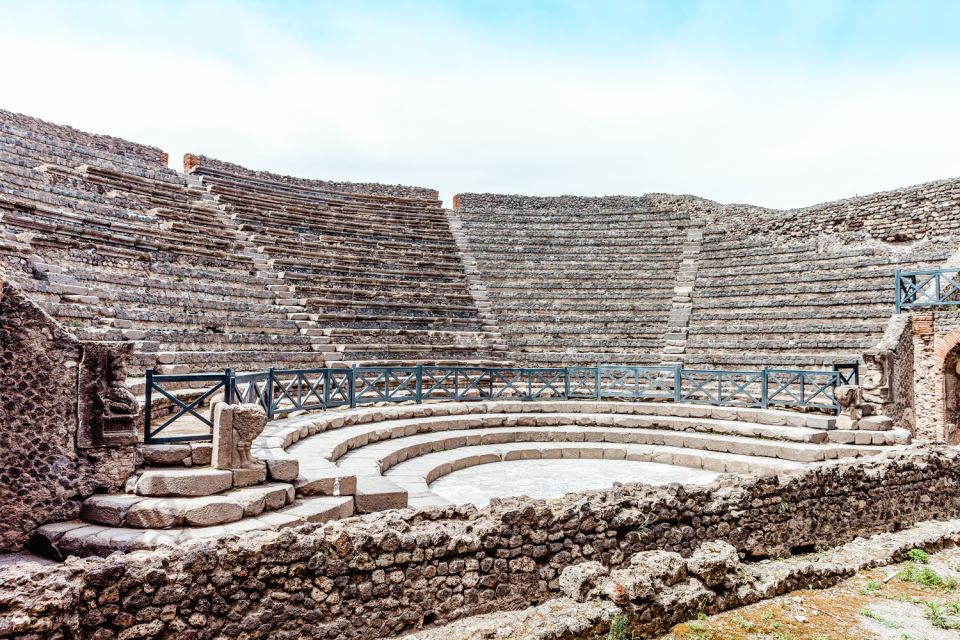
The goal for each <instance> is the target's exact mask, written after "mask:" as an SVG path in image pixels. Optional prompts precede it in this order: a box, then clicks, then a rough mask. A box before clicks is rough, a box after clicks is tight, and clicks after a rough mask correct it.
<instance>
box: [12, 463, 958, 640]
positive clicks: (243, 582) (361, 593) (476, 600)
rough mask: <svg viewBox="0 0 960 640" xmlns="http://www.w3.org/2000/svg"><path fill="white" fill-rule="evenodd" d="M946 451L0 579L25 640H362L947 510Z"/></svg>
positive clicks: (444, 512)
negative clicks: (594, 571)
mask: <svg viewBox="0 0 960 640" xmlns="http://www.w3.org/2000/svg"><path fill="white" fill-rule="evenodd" d="M958 462H960V452H958V451H956V450H954V449H951V448H948V447H943V446H927V447H923V448H919V449H915V450H911V451H907V452H901V453H899V454H896V455H893V456H892V457H890V458H874V459H867V460H857V461H852V462H832V463H827V464H825V465H822V466H819V467H814V468H811V469H809V470H807V471H805V472H804V473H803V474H801V475H798V476H795V477H787V478H781V479H778V478H776V477H764V478H739V477H733V476H724V477H723V478H721V479H720V480H719V481H717V482H715V483H713V484H712V485H709V486H705V487H699V486H688V487H683V486H681V485H667V486H662V487H645V486H642V485H630V486H621V487H614V488H612V489H610V490H606V491H593V492H586V493H583V494H579V495H571V496H567V497H565V498H560V499H557V500H549V501H545V500H531V499H527V498H517V499H510V500H503V501H495V502H494V503H493V504H492V505H491V506H490V507H488V508H486V509H484V510H482V511H477V510H476V509H474V508H473V507H459V508H458V507H450V508H447V509H438V510H432V511H424V512H412V511H407V510H404V511H392V512H384V513H380V514H375V515H371V516H363V517H359V518H350V519H347V520H341V521H338V522H333V523H329V524H327V525H323V526H318V525H311V526H307V527H304V528H301V529H297V530H287V531H284V532H281V533H279V534H265V535H262V536H256V537H245V538H240V539H221V540H217V541H209V542H198V543H195V544H194V545H193V546H186V547H181V548H177V549H171V548H162V549H159V550H157V551H153V552H149V553H147V552H138V553H133V554H127V555H124V556H114V557H112V558H107V559H85V560H78V561H70V562H67V563H66V564H65V565H63V566H59V567H48V568H44V569H41V570H39V571H38V570H36V569H34V570H33V571H31V572H30V573H29V575H27V574H22V575H18V574H17V573H16V572H15V570H8V572H7V575H4V576H3V578H4V579H3V580H0V621H6V622H5V624H6V628H7V630H8V631H13V632H16V633H19V634H22V635H21V637H27V634H29V633H30V632H32V631H38V630H42V631H43V632H44V633H54V632H56V631H60V632H62V633H64V634H65V635H71V636H80V637H89V638H113V637H128V638H135V637H146V636H151V637H177V638H183V639H191V638H214V637H238V638H241V637H242V638H300V637H317V638H321V637H322V638H376V637H387V636H391V635H396V634H398V633H401V632H404V631H408V630H411V629H416V628H419V627H422V626H425V625H431V624H440V623H444V622H448V621H451V620H454V619H457V618H461V617H463V616H467V615H473V614H479V613H486V612H490V611H495V610H506V609H521V608H524V607H527V606H529V605H531V604H536V603H540V602H544V601H546V600H547V599H549V598H553V597H556V596H558V595H560V593H561V588H560V580H559V578H560V574H561V572H562V571H563V569H565V568H566V567H569V566H572V565H577V564H580V563H582V562H586V561H591V560H592V561H597V562H600V563H602V564H603V565H604V566H607V567H611V568H616V567H620V566H623V565H625V563H626V562H627V561H628V560H629V559H630V558H631V557H632V556H633V554H635V553H637V552H640V551H648V550H657V549H659V550H665V551H673V552H679V553H680V554H682V555H684V556H689V555H690V554H691V553H692V552H693V551H694V550H696V549H697V548H699V547H700V546H701V545H703V544H704V543H705V542H707V541H714V540H716V541H725V542H728V543H729V544H731V545H732V546H733V547H734V548H735V549H736V550H737V551H738V553H739V555H740V557H741V558H742V559H745V560H758V559H761V558H765V557H784V556H787V555H788V554H791V553H803V552H808V551H814V550H816V549H818V548H821V547H829V546H835V545H838V544H843V543H845V542H848V541H850V540H853V539H855V538H857V537H862V536H867V535H871V534H874V533H879V532H885V531H896V530H900V529H904V528H909V527H910V526H912V525H913V523H915V522H917V521H920V520H925V519H949V518H956V517H958V516H960V464H958Z"/></svg>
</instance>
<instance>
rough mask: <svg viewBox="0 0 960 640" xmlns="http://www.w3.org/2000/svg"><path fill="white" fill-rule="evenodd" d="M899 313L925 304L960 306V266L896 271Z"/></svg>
mask: <svg viewBox="0 0 960 640" xmlns="http://www.w3.org/2000/svg"><path fill="white" fill-rule="evenodd" d="M894 290H895V295H896V309H897V313H900V312H901V311H910V310H911V309H917V308H923V307H943V306H957V305H960V268H958V267H947V268H944V269H926V270H923V271H902V270H900V269H897V271H896V273H895V274H894Z"/></svg>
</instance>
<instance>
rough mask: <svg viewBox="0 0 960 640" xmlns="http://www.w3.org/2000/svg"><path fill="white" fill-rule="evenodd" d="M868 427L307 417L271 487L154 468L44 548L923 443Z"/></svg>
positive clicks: (556, 412) (878, 424)
mask: <svg viewBox="0 0 960 640" xmlns="http://www.w3.org/2000/svg"><path fill="white" fill-rule="evenodd" d="M841 426H842V425H841ZM859 427H860V428H859V429H857V430H850V429H844V428H838V419H837V418H835V417H833V416H826V415H822V414H815V413H798V412H788V411H777V410H763V409H752V408H733V407H715V406H708V405H685V404H667V403H624V402H593V401H555V402H515V401H514V402H465V403H436V404H432V403H427V404H422V405H415V404H409V405H394V406H389V407H364V408H359V409H350V410H344V411H330V412H326V413H319V414H304V415H300V416H296V417H291V418H286V419H284V420H277V421H274V422H272V423H270V424H268V425H267V429H266V430H265V431H264V433H263V435H261V436H260V438H258V439H257V441H256V442H255V443H254V451H253V453H254V456H255V457H257V458H259V459H261V460H263V461H265V462H266V465H267V470H268V475H269V482H268V483H266V484H263V485H257V486H252V487H234V486H232V483H231V480H230V472H229V471H220V470H216V469H210V468H204V467H190V468H187V467H183V466H180V467H179V468H170V467H153V468H147V469H145V470H143V471H142V472H140V475H139V477H138V478H137V479H136V482H135V484H132V485H131V486H132V492H131V493H127V494H114V495H98V496H93V497H91V498H89V499H87V500H86V502H85V503H84V506H83V509H82V512H81V518H82V519H80V520H75V521H70V522H65V523H57V524H52V525H46V526H44V527H41V528H40V529H39V530H38V532H37V535H36V536H35V540H36V541H37V543H38V544H36V545H35V546H36V548H37V549H38V550H40V551H42V552H45V553H47V554H48V555H53V556H55V557H66V556H67V555H71V554H72V555H105V554H108V553H110V552H112V551H115V550H132V549H141V548H151V547H155V546H158V545H161V544H181V543H185V542H187V541H190V540H196V539H204V538H211V537H218V536H224V535H230V534H236V533H241V532H244V531H254V530H276V529H280V528H284V527H290V526H297V525H300V524H304V523H306V522H323V521H327V520H330V519H336V518H342V517H346V516H350V515H353V514H355V513H372V512H376V511H382V510H386V509H393V508H407V507H409V508H415V509H422V508H429V507H448V506H451V503H450V502H448V501H447V500H445V499H444V498H442V497H440V496H439V495H437V494H435V493H434V492H433V491H431V489H430V484H431V483H432V482H433V481H435V480H436V479H438V478H440V477H442V476H444V475H447V474H449V473H452V472H454V471H457V470H460V469H464V468H467V467H471V466H475V465H481V464H490V463H497V462H502V461H512V460H531V459H551V458H554V459H555V458H588V459H615V460H630V461H640V462H656V463H665V464H670V465H676V466H683V467H691V468H696V469H705V470H709V471H714V472H720V473H749V474H788V473H792V472H796V471H798V470H800V469H802V468H804V466H806V465H809V464H816V463H820V462H824V461H828V460H832V459H837V458H843V457H858V456H868V455H877V454H882V453H883V452H885V451H889V450H891V448H894V447H900V446H902V445H906V444H909V442H910V434H909V432H908V431H906V430H905V429H899V428H895V427H893V426H892V425H891V423H890V420H889V419H888V418H882V417H877V418H868V419H864V420H863V421H861V424H860V425H859ZM180 446H184V447H186V448H187V450H188V451H189V445H180ZM168 447H169V446H168Z"/></svg>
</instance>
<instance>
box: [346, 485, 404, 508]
mask: <svg viewBox="0 0 960 640" xmlns="http://www.w3.org/2000/svg"><path fill="white" fill-rule="evenodd" d="M354 505H355V507H356V510H357V513H374V512H376V511H386V510H387V509H405V508H406V507H407V490H406V489H403V488H401V487H400V486H399V485H397V484H395V483H394V482H391V481H390V480H387V479H386V478H383V477H380V476H360V477H359V478H357V490H356V493H355V494H354Z"/></svg>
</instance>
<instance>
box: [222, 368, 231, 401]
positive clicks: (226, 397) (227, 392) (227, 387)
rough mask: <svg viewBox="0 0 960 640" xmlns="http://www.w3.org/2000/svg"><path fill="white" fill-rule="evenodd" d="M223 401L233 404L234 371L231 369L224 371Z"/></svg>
mask: <svg viewBox="0 0 960 640" xmlns="http://www.w3.org/2000/svg"><path fill="white" fill-rule="evenodd" d="M223 401H224V402H226V403H227V404H233V369H231V368H229V367H227V368H226V369H224V370H223Z"/></svg>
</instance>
